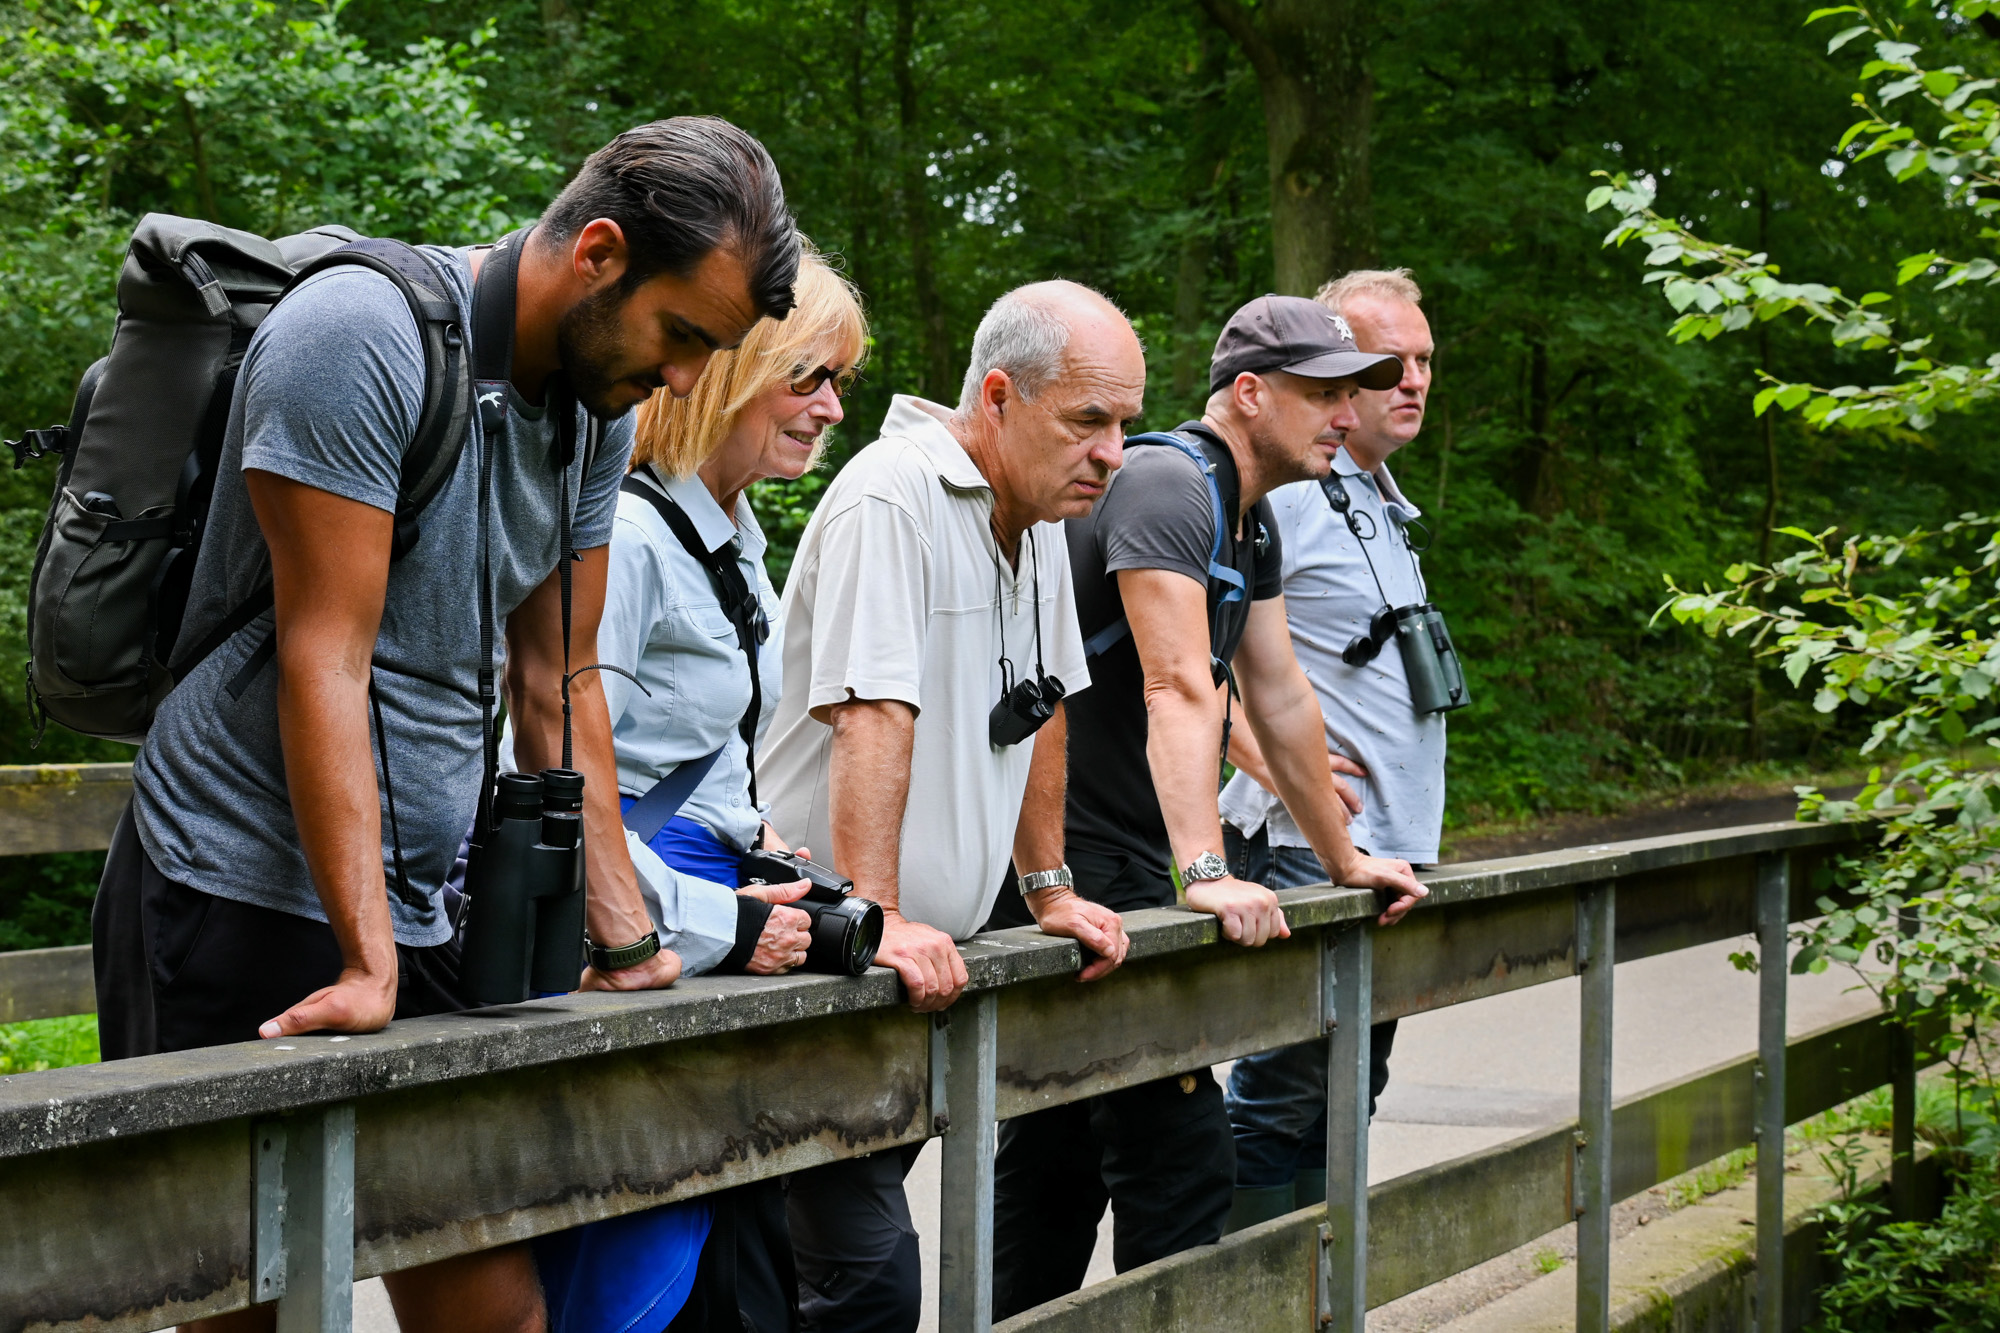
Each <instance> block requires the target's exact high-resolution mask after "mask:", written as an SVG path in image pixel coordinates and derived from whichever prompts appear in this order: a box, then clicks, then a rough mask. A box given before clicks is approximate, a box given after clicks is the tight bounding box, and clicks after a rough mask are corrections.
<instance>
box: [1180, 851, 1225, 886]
mask: <svg viewBox="0 0 2000 1333" xmlns="http://www.w3.org/2000/svg"><path fill="white" fill-rule="evenodd" d="M1228 878H1229V863H1228V862H1227V861H1225V860H1223V859H1222V858H1221V857H1220V856H1217V855H1216V854H1215V853H1214V852H1203V853H1202V854H1201V855H1200V856H1197V857H1196V858H1195V859H1194V860H1192V861H1190V862H1188V863H1187V865H1185V866H1183V867H1182V868H1181V884H1180V886H1181V888H1182V889H1186V888H1187V886H1188V885H1190V884H1199V883H1200V882H1201V881H1203V880H1205V879H1228Z"/></svg>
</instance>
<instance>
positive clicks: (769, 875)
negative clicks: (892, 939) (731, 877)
mask: <svg viewBox="0 0 2000 1333" xmlns="http://www.w3.org/2000/svg"><path fill="white" fill-rule="evenodd" d="M742 877H743V882H744V883H745V884H790V883H792V882H794V881H796V880H801V879H802V880H804V881H805V882H806V883H807V884H810V885H811V886H812V887H811V888H809V889H807V890H806V895H805V897H803V898H800V899H798V900H797V901H796V902H790V903H786V904H785V906H787V907H796V908H798V909H799V910H800V911H801V912H804V913H805V914H806V915H807V916H809V917H811V918H812V943H811V944H810V945H808V946H807V947H806V961H805V970H806V971H808V972H831V973H833V974H834V975H835V976H846V977H858V976H860V975H861V974H862V973H863V972H866V971H867V970H868V965H869V964H870V963H873V962H874V961H875V951H876V950H877V949H879V948H881V947H882V922H883V917H882V908H881V906H880V905H879V904H877V903H874V902H871V901H870V900H868V899H867V898H855V897H852V896H850V895H852V894H853V892H854V881H853V880H851V879H849V878H847V877H846V876H845V875H836V874H835V873H834V872H833V871H831V870H828V869H827V868H826V867H825V866H823V865H820V864H819V863H818V862H817V861H808V860H806V859H805V858H804V857H802V856H794V855H793V854H792V853H790V852H767V851H761V850H760V851H754V852H749V853H746V854H745V855H744V857H743V870H742Z"/></svg>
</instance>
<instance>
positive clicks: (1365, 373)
mask: <svg viewBox="0 0 2000 1333" xmlns="http://www.w3.org/2000/svg"><path fill="white" fill-rule="evenodd" d="M1246 370H1247V371H1249V372H1250V373H1251V374H1253V375H1262V374H1266V373H1268V372H1270V371H1273V370H1287V371H1290V372H1291V373H1292V374H1294V375H1304V376H1306V377H1307V378H1309V379H1316V380H1347V379H1351V380H1353V381H1355V382H1356V383H1357V384H1359V385H1360V386H1361V387H1362V388H1364V389H1393V388H1395V387H1396V385H1397V383H1398V382H1399V381H1401V380H1402V378H1403V363H1402V361H1401V360H1400V359H1399V358H1397V357H1393V356H1381V355H1377V354H1376V353H1373V352H1364V351H1362V350H1361V349H1360V348H1358V347H1356V346H1355V345H1354V330H1353V329H1351V328H1349V327H1348V326H1347V321H1346V320H1344V319H1342V318H1341V317H1340V316H1339V315H1336V314H1334V313H1333V312H1332V311H1331V310H1328V309H1327V308H1326V307H1325V306H1323V305H1321V304H1320V303H1319V302H1317V301H1308V300H1307V299H1306V298H1305V297H1303V296H1260V297H1258V298H1257V299H1256V300H1254V301H1251V302H1249V303H1248V304H1247V305H1245V306H1244V307H1243V308H1242V309H1241V310H1238V311H1237V312H1236V313H1235V314H1233V315H1231V316H1230V317H1229V322H1228V323H1227V324H1225V325H1223V326H1222V336H1221V337H1220V338H1217V339H1216V340H1215V355H1214V356H1213V357H1211V358H1210V359H1209V363H1208V391H1209V392H1210V393H1214V392H1215V391H1216V390H1218V389H1220V388H1221V387H1222V386H1223V385H1225V384H1231V383H1234V382H1235V380H1236V377H1237V376H1238V375H1241V374H1242V373H1243V372H1244V371H1246Z"/></svg>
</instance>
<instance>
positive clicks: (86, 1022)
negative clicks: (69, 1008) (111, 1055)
mask: <svg viewBox="0 0 2000 1333" xmlns="http://www.w3.org/2000/svg"><path fill="white" fill-rule="evenodd" d="M97 1058H98V1056H97V1015H95V1014H77V1015H75V1016H73V1017H70V1018H38V1019H35V1020H34V1021H33V1022H29V1023H5V1024H0V1076H4V1075H7V1074H28V1073H33V1072H34V1071H36V1070H40V1069H61V1068H64V1067H65V1066H67V1065H89V1064H96V1063H97Z"/></svg>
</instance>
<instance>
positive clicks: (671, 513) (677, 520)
mask: <svg viewBox="0 0 2000 1333" xmlns="http://www.w3.org/2000/svg"><path fill="white" fill-rule="evenodd" d="M618 489H620V490H621V491H624V492H625V493H626V494H627V495H636V496H637V497H639V498H640V499H641V500H644V501H645V502H646V503H647V504H649V505H651V506H652V507H653V509H654V512H656V513H658V514H659V516H660V521H661V522H663V523H665V524H666V525H667V530H668V531H669V532H671V533H673V534H674V536H675V537H676V538H677V539H678V540H679V541H680V544H681V545H682V546H683V547H685V548H686V550H687V553H688V554H689V555H691V556H693V557H694V560H695V563H696V564H698V565H700V566H701V567H702V568H703V569H704V570H706V571H707V573H708V581H709V583H710V584H711V585H713V586H714V589H715V599H716V601H717V602H719V603H720V604H721V606H722V614H723V615H725V616H727V617H729V623H730V624H732V625H734V626H735V627H736V645H737V647H739V648H741V649H742V650H743V660H744V661H745V662H746V663H748V664H749V667H750V707H749V709H748V711H746V712H745V713H744V714H743V717H742V719H741V720H740V721H738V722H737V724H736V734H737V735H739V736H741V737H742V738H743V763H744V767H745V768H746V769H747V770H748V771H749V775H750V804H751V805H752V806H755V805H756V804H757V719H758V717H759V715H760V714H762V713H763V711H764V681H763V678H762V677H761V676H760V675H759V674H758V671H757V654H758V650H759V649H760V648H761V647H762V646H763V643H764V641H765V640H766V639H768V638H769V637H770V636H771V622H770V621H769V620H768V619H766V617H765V615H764V607H763V604H762V603H761V602H759V601H758V600H757V591H756V589H754V588H752V587H751V586H750V580H749V579H747V578H745V577H744V576H743V566H742V565H741V564H740V563H738V561H737V559H736V550H735V543H734V542H724V543H723V544H722V545H720V546H718V547H716V548H715V549H714V550H712V551H711V550H710V549H709V548H708V543H707V542H705V541H703V540H702V539H701V533H700V532H698V531H696V530H695V526H694V520H693V519H691V518H689V517H688V514H687V511H686V510H685V509H682V508H681V507H680V505H678V504H676V503H675V502H674V498H673V497H672V496H671V495H668V494H667V493H666V492H665V491H663V490H661V489H659V488H658V487H657V486H649V485H647V484H646V483H645V482H643V481H641V480H640V479H639V478H638V477H635V476H628V477H626V478H625V480H624V481H623V482H621V483H620V484H619V487H618ZM732 522H733V519H732ZM720 754H721V751H720V750H718V751H716V754H715V755H711V756H709V758H708V759H707V761H706V763H705V764H704V767H703V769H702V772H704V773H706V772H707V771H708V770H707V767H706V765H707V764H713V763H714V762H715V759H716V757H717V756H719V755H720ZM689 762H691V763H704V761H702V760H698V759H697V760H691V761H689ZM686 767H687V764H682V765H680V767H679V768H676V769H675V770H674V773H672V774H669V775H668V776H667V777H664V778H662V779H660V781H659V782H658V783H656V784H654V787H653V790H652V791H648V792H647V793H646V794H645V795H644V796H642V797H640V798H639V800H640V803H641V804H644V803H646V802H649V801H651V800H652V798H653V794H654V792H656V791H658V790H659V789H660V788H661V787H662V786H664V785H665V784H666V783H668V782H671V781H672V780H673V778H674V776H675V775H676V774H678V773H679V772H680V771H681V769H682V768H686ZM700 781H701V779H700V778H699V777H697V778H696V779H695V782H696V783H697V784H699V782H700ZM693 790H694V788H693V786H690V787H689V788H688V791H689V793H692V792H693ZM686 800H687V796H685V795H684V796H682V797H681V799H680V800H678V801H675V802H674V808H675V809H679V808H680V806H681V805H682V804H683V803H684V802H685V801H686ZM638 810H639V806H638V805H634V806H633V807H632V810H631V811H630V812H628V813H629V814H636V813H638ZM648 810H649V812H650V810H651V807H650V806H648ZM671 818H673V811H672V810H669V811H668V812H667V813H666V814H664V815H662V816H661V817H660V819H659V822H658V823H655V824H654V825H653V832H654V833H657V832H659V829H660V825H662V824H665V823H666V822H667V820H669V819H671ZM648 822H650V814H649V816H648ZM626 827H628V828H631V829H633V830H634V831H637V829H638V825H636V824H633V823H631V822H630V820H629V818H628V820H627V823H626ZM642 836H643V837H644V838H645V839H646V840H648V841H650V840H651V837H652V834H650V833H648V834H644V835H642Z"/></svg>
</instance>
